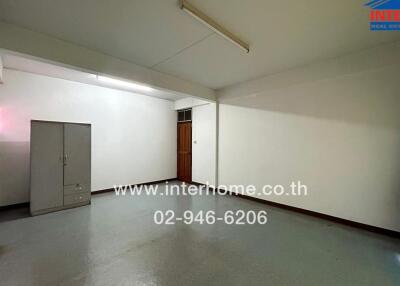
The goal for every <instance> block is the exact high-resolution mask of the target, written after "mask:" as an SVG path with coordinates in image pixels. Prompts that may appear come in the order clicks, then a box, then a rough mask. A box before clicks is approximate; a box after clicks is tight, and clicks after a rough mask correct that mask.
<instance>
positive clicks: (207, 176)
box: [192, 103, 217, 186]
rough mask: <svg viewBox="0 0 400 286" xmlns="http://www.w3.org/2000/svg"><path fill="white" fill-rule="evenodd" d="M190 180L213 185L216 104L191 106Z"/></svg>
mask: <svg viewBox="0 0 400 286" xmlns="http://www.w3.org/2000/svg"><path fill="white" fill-rule="evenodd" d="M192 141H193V144H192V180H193V181H194V182H197V183H202V184H206V183H208V184H209V185H211V186H215V165H216V146H217V142H216V104H215V103H209V104H206V105H200V106H194V107H193V108H192Z"/></svg>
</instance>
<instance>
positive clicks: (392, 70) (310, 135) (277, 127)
mask: <svg viewBox="0 0 400 286" xmlns="http://www.w3.org/2000/svg"><path fill="white" fill-rule="evenodd" d="M399 74H400V44H399V43H396V44H391V45H387V46H382V47H378V48H375V49H371V50H366V51H362V52H359V53H355V54H352V55H348V56H344V57H340V58H337V59H332V60H329V61H326V62H321V63H316V64H314V65H310V66H307V67H303V68H298V69H295V70H292V71H289V72H285V73H281V74H277V75H273V76H270V77H266V78H264V79H259V80H256V81H253V82H247V83H244V84H241V85H237V86H234V87H230V88H227V89H225V90H222V91H220V92H219V95H220V102H221V104H220V114H219V140H220V141H219V184H223V185H229V184H254V185H255V186H256V187H257V188H258V189H260V188H262V186H263V185H264V184H282V185H284V186H287V185H288V184H290V182H291V181H297V180H300V181H302V182H303V183H304V184H307V185H308V187H309V190H308V192H309V195H308V196H306V197H292V196H281V197H276V196H275V197H271V196H265V195H258V196H259V197H260V198H263V199H266V200H270V201H276V202H279V203H283V204H287V205H291V206H296V207H300V208H304V209H308V210H312V211H316V212H321V213H325V214H329V215H333V216H336V217H340V218H345V219H349V220H353V221H357V222H361V223H365V224H369V225H374V226H379V227H383V228H387V229H392V230H397V231H400V215H399V206H400V80H399V79H400V78H399Z"/></svg>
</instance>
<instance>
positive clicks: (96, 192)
mask: <svg viewBox="0 0 400 286" xmlns="http://www.w3.org/2000/svg"><path fill="white" fill-rule="evenodd" d="M175 180H177V179H176V178H171V179H166V180H159V181H154V182H147V183H141V184H136V186H140V185H154V184H161V183H165V182H170V181H175ZM132 186H135V185H132ZM114 191H115V190H114V188H110V189H104V190H98V191H93V192H92V193H91V195H98V194H104V193H109V192H114ZM29 205H30V204H29V202H25V203H19V204H13V205H8V206H0V211H6V210H13V209H19V208H29Z"/></svg>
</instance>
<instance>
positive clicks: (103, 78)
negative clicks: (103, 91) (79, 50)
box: [97, 75, 154, 91]
mask: <svg viewBox="0 0 400 286" xmlns="http://www.w3.org/2000/svg"><path fill="white" fill-rule="evenodd" d="M97 80H98V81H101V82H104V83H107V84H110V85H114V86H116V87H121V88H125V89H134V90H141V91H153V90H154V89H153V88H151V87H150V86H147V85H142V84H137V83H133V82H129V81H124V80H119V79H115V78H111V77H106V76H101V75H98V76H97Z"/></svg>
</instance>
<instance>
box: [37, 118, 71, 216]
mask: <svg viewBox="0 0 400 286" xmlns="http://www.w3.org/2000/svg"><path fill="white" fill-rule="evenodd" d="M30 152H31V203H30V206H31V212H32V213H34V212H37V211H40V210H45V209H51V208H56V207H61V206H62V205H63V124H62V123H52V122H41V121H32V123H31V151H30Z"/></svg>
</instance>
